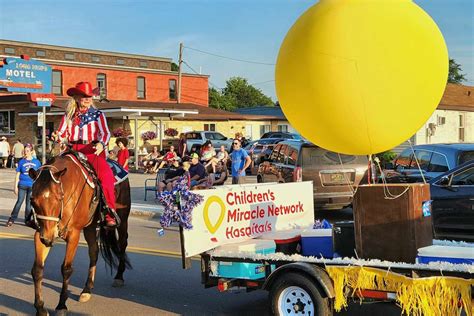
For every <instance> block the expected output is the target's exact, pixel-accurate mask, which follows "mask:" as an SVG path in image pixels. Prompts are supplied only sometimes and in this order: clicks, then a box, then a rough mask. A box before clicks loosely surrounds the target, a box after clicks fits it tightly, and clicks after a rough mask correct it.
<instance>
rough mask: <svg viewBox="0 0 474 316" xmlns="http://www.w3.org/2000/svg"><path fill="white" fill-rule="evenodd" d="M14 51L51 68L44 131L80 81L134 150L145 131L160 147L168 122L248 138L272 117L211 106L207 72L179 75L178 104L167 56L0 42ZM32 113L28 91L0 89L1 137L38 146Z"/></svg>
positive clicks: (1, 50) (3, 52)
mask: <svg viewBox="0 0 474 316" xmlns="http://www.w3.org/2000/svg"><path fill="white" fill-rule="evenodd" d="M20 55H28V56H30V58H34V59H37V60H40V61H42V62H44V63H46V64H48V65H50V66H52V70H53V76H52V77H53V78H52V89H53V93H54V94H55V95H56V97H57V100H56V101H55V102H54V104H53V106H52V108H51V109H49V110H48V113H47V123H46V130H47V133H50V132H52V131H53V130H55V129H57V128H58V125H59V121H60V118H61V115H63V113H64V107H65V104H66V102H67V99H68V97H67V95H66V91H67V89H68V88H70V87H72V86H74V85H75V84H76V83H77V82H79V81H89V82H91V83H92V84H93V85H94V84H95V85H96V86H97V87H99V88H100V96H97V97H96V99H97V100H96V104H97V105H98V107H99V108H100V109H103V110H104V111H105V112H106V115H107V117H108V124H109V128H110V129H111V131H113V130H114V129H116V128H118V127H122V128H125V129H129V130H130V131H131V132H132V135H131V136H130V140H131V143H132V148H134V149H135V150H136V152H138V147H139V146H143V145H144V143H143V141H142V140H141V138H140V135H141V133H143V132H145V131H150V130H151V131H155V132H156V133H157V135H159V137H158V138H157V139H156V140H153V141H151V142H147V143H146V145H147V146H152V145H160V146H161V145H162V144H163V142H162V139H163V138H166V137H165V135H164V131H165V130H166V129H167V128H175V129H177V130H178V132H186V131H191V130H218V131H220V132H221V133H223V134H224V135H226V136H228V137H233V136H234V134H235V133H236V132H243V133H244V134H245V135H246V136H247V137H249V138H259V136H260V135H261V131H262V130H265V129H266V128H267V127H268V126H272V120H275V119H277V118H274V117H262V116H255V115H244V114H238V113H232V112H226V111H221V110H217V109H212V108H209V107H208V77H209V76H208V75H197V74H189V73H183V74H182V81H181V102H180V103H179V104H178V103H177V92H178V91H177V86H178V82H177V81H178V73H177V71H174V70H172V68H173V63H172V59H171V58H163V57H154V56H144V55H135V54H124V53H117V52H107V51H98V50H91V49H81V48H71V47H63V46H53V45H44V44H35V43H24V42H18V41H10V40H0V57H1V58H2V59H3V58H4V57H8V56H20ZM38 111H39V109H38V108H37V107H36V106H35V105H34V104H33V103H31V102H29V101H28V99H27V97H26V95H22V94H12V93H7V92H3V93H2V92H0V135H5V136H7V137H8V138H9V141H10V142H11V143H13V139H14V138H21V139H22V141H23V142H31V143H34V144H36V145H37V146H39V145H40V142H41V136H40V135H41V128H38V126H37V113H38ZM262 126H263V128H262ZM135 143H136V144H137V146H135ZM113 145H114V140H113V139H112V141H111V142H110V146H113ZM38 149H39V150H38V151H40V152H41V148H38Z"/></svg>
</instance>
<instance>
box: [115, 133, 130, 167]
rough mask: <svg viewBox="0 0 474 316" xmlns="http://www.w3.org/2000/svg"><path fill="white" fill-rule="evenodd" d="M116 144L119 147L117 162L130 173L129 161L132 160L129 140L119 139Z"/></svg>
mask: <svg viewBox="0 0 474 316" xmlns="http://www.w3.org/2000/svg"><path fill="white" fill-rule="evenodd" d="M116 144H117V146H118V147H119V151H118V152H117V162H118V163H119V165H121V166H122V167H123V168H124V169H125V170H126V171H127V172H128V159H129V158H130V154H129V152H128V148H127V145H128V140H127V139H126V138H118V139H117V141H116Z"/></svg>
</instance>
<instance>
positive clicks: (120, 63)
mask: <svg viewBox="0 0 474 316" xmlns="http://www.w3.org/2000/svg"><path fill="white" fill-rule="evenodd" d="M117 65H125V60H123V59H117Z"/></svg>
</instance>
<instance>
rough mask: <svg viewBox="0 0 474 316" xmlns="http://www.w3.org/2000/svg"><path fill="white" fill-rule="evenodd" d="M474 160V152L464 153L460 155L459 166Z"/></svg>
mask: <svg viewBox="0 0 474 316" xmlns="http://www.w3.org/2000/svg"><path fill="white" fill-rule="evenodd" d="M470 160H474V151H463V152H462V153H461V154H460V155H459V164H460V165H461V164H463V163H465V162H466V161H470Z"/></svg>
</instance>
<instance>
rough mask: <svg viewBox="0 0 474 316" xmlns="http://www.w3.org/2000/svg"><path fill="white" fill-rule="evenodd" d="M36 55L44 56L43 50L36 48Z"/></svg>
mask: <svg viewBox="0 0 474 316" xmlns="http://www.w3.org/2000/svg"><path fill="white" fill-rule="evenodd" d="M36 57H46V52H45V51H44V50H37V51H36Z"/></svg>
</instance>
